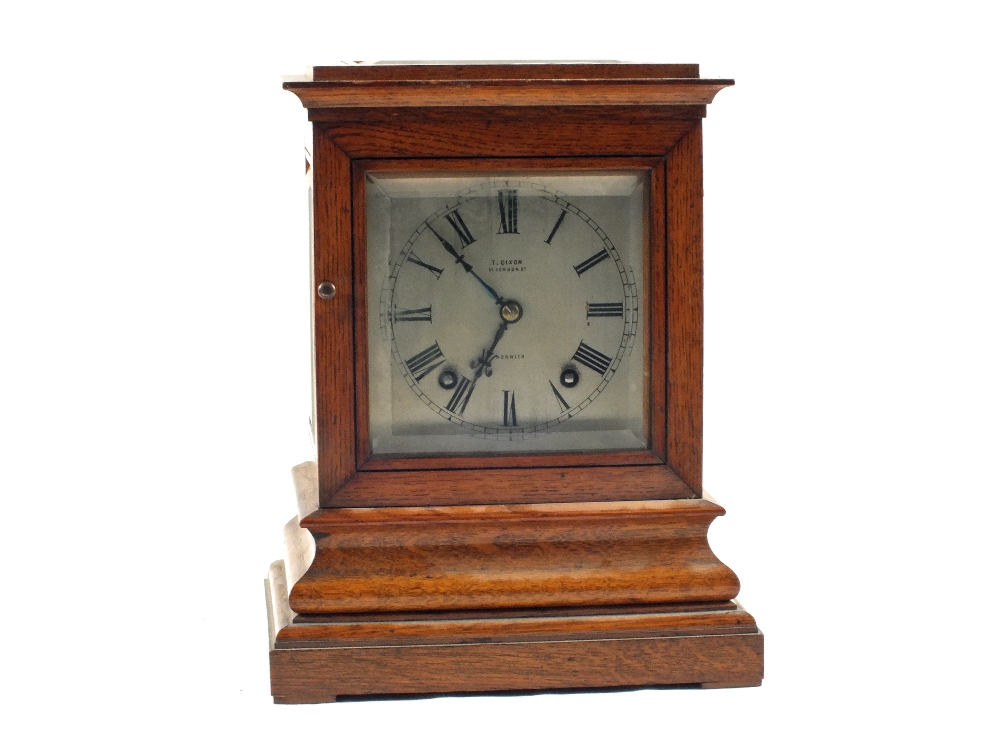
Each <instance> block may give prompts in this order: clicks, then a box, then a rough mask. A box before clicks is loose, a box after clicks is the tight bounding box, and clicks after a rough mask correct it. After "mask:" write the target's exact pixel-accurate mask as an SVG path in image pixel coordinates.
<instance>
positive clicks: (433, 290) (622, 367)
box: [368, 174, 647, 453]
mask: <svg viewBox="0 0 1000 750" xmlns="http://www.w3.org/2000/svg"><path fill="white" fill-rule="evenodd" d="M644 187H645V181H644V180H643V179H642V177H641V176H640V175H637V174H614V175H552V176H545V175H504V176H478V177H477V176H471V177H469V176H466V177H459V176H454V177H393V176H382V177H379V176H375V177H371V178H370V179H369V185H368V194H369V198H368V252H369V288H370V290H371V291H370V293H369V295H370V296H369V298H370V299H371V300H372V302H373V303H374V300H376V299H377V300H378V304H377V307H376V306H375V305H374V304H372V305H371V310H370V320H369V331H370V343H369V350H370V357H369V359H370V361H369V382H370V394H371V404H370V412H371V435H372V450H373V453H427V452H443V453H462V452H466V453H468V452H482V451H511V450H514V451H518V452H537V451H558V450H580V449H588V448H589V449H623V448H644V447H646V442H647V440H646V427H645V422H646V420H645V416H644V410H645V406H644V404H645V399H644V383H643V372H644V369H645V368H644V362H643V358H644V356H643V347H642V346H639V347H636V341H637V339H638V340H640V341H641V340H642V336H643V328H644V327H643V325H642V318H643V300H642V294H641V291H642V269H643V246H644V227H645V219H644V215H645V211H644ZM376 285H377V289H378V291H377V293H376V291H375V289H376ZM376 316H377V323H376V321H375V317H376ZM483 439H485V440H486V441H487V442H484V440H483Z"/></svg>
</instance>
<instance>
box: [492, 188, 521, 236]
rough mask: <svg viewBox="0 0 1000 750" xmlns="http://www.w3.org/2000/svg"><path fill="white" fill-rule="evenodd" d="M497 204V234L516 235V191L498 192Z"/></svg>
mask: <svg viewBox="0 0 1000 750" xmlns="http://www.w3.org/2000/svg"><path fill="white" fill-rule="evenodd" d="M497 203H499V204H500V230H499V231H498V232H497V234H517V233H518V232H517V191H516V190H500V191H498V192H497Z"/></svg>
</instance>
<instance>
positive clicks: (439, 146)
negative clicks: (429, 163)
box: [310, 107, 705, 159]
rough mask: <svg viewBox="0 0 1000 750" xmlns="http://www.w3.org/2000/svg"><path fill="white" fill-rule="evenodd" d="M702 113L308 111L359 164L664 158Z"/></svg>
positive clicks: (614, 110) (555, 109) (677, 110)
mask: <svg viewBox="0 0 1000 750" xmlns="http://www.w3.org/2000/svg"><path fill="white" fill-rule="evenodd" d="M704 115H705V109H704V107H693V108H691V107H689V108H684V107H635V108H626V107H579V108H567V107H562V108H559V107H530V108H523V109H504V108H500V109H498V108H492V107H480V108H468V109H463V108H455V107H445V108H435V109H415V110H384V111H382V110H370V109H339V110H311V111H310V117H311V119H313V121H314V123H315V124H314V127H315V128H317V129H320V128H322V130H323V132H324V133H326V134H327V135H328V136H329V137H330V138H332V139H333V140H334V141H335V142H336V144H337V147H338V148H340V149H341V150H342V151H344V152H345V153H346V154H348V155H349V156H350V157H351V158H354V159H379V158H394V159H395V158H428V157H432V158H452V157H467V158H483V157H494V158H500V157H558V156H615V155H645V156H659V157H661V158H662V157H663V155H664V154H665V153H666V152H667V151H669V150H670V149H671V148H672V147H673V146H674V144H675V143H677V141H678V140H679V139H680V138H681V137H682V136H683V135H684V134H685V133H687V131H688V130H690V129H691V126H692V124H693V123H694V122H697V121H698V120H700V119H701V118H702V117H704Z"/></svg>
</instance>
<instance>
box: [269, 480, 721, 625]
mask: <svg viewBox="0 0 1000 750" xmlns="http://www.w3.org/2000/svg"><path fill="white" fill-rule="evenodd" d="M723 512H724V511H723V510H722V508H720V507H719V506H718V505H715V504H714V503H711V502H709V501H707V500H700V499H694V500H672V501H647V502H621V501H619V502H591V503H566V504H560V503H545V504H534V505H512V506H503V505H466V506H439V507H426V508H420V507H386V508H348V509H321V510H319V511H317V512H315V513H313V514H312V515H310V516H309V517H307V518H305V519H304V520H303V521H302V525H303V526H304V527H305V528H307V529H308V530H309V531H310V532H311V533H312V535H313V537H314V539H315V540H316V553H315V558H314V560H313V563H312V565H311V567H310V568H309V570H308V571H307V572H306V574H305V575H304V576H303V577H302V578H300V579H299V581H298V582H297V583H296V584H295V586H294V587H293V588H292V591H291V594H290V597H289V602H290V604H291V607H292V609H293V610H294V611H295V612H297V613H300V614H309V613H314V614H331V613H349V612H354V613H361V612H367V613H373V612H401V611H409V612H416V611H433V610H452V609H458V610H470V609H514V608H525V607H567V606H609V605H616V604H618V605H633V604H657V603H674V602H724V601H728V600H729V599H732V598H733V597H735V596H736V594H737V593H738V592H739V580H738V579H737V577H736V575H735V574H734V573H733V572H732V571H731V570H730V569H729V568H727V567H726V566H725V565H723V564H722V563H721V562H720V561H719V560H718V558H716V557H715V555H714V554H713V553H712V550H711V548H710V547H709V545H708V539H707V534H708V527H709V524H710V523H711V522H712V520H713V519H714V518H716V517H717V516H719V515H721V514H722V513H723Z"/></svg>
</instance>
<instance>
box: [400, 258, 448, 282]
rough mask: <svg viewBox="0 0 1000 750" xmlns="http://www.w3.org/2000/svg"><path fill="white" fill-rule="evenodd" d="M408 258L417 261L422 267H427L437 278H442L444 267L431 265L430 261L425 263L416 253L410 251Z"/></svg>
mask: <svg viewBox="0 0 1000 750" xmlns="http://www.w3.org/2000/svg"><path fill="white" fill-rule="evenodd" d="M407 260H408V261H409V262H410V263H415V264H416V265H418V266H420V267H421V268H426V269H427V270H428V271H430V272H431V273H432V274H434V277H435V278H437V279H440V278H441V272H442V271H444V269H443V268H435V267H434V266H432V265H430V264H429V263H424V262H423V261H422V260H420V258H418V257H417V256H416V254H414V253H410V255H409V257H407Z"/></svg>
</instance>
